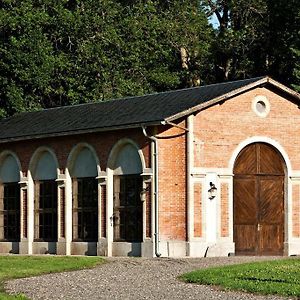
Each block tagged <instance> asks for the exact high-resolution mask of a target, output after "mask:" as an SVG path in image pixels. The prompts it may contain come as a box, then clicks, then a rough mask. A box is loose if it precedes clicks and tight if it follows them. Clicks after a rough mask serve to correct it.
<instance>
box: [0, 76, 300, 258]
mask: <svg viewBox="0 0 300 300" xmlns="http://www.w3.org/2000/svg"><path fill="white" fill-rule="evenodd" d="M299 101H300V95H299V94H297V93H296V92H294V91H292V90H290V89H289V88H287V87H285V86H283V85H281V84H280V83H278V82H276V81H274V80H272V79H270V78H268V77H261V78H253V79H248V80H242V81H236V82H228V83H222V84H215V85H209V86H203V87H196V88H191V89H185V90H179V91H171V92H166V93H159V94H153V95H146V96H142V97H131V98H125V99H120V100H112V101H107V102H103V103H98V104H83V105H77V106H71V107H60V108H54V109H48V110H43V111H39V112H32V113H23V114H19V115H17V116H14V117H11V118H7V119H4V120H2V121H1V122H0V124H1V127H0V252H1V253H9V252H10V253H23V254H27V253H28V254H41V253H53V254H67V255H70V254H88V255H107V256H112V255H135V256H155V255H157V256H159V255H162V256H170V257H174V256H200V257H201V256H223V255H225V256H227V255H228V254H230V253H236V254H252V255H263V254H266V255H294V254H298V255H299V254H300V139H299V137H298V136H299V134H298V133H299V132H300V113H299V103H300V102H299Z"/></svg>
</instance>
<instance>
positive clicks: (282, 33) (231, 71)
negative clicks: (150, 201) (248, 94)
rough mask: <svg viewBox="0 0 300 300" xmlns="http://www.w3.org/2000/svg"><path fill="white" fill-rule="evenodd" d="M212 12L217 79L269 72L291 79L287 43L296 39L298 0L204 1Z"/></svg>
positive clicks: (209, 13) (278, 76) (297, 37)
mask: <svg viewBox="0 0 300 300" xmlns="http://www.w3.org/2000/svg"><path fill="white" fill-rule="evenodd" d="M202 5H203V6H204V8H205V9H206V11H207V14H208V15H215V17H216V20H217V21H218V26H217V28H216V30H215V35H216V40H215V44H214V49H215V51H214V54H213V56H214V61H215V69H216V72H215V73H216V77H217V80H218V81H223V80H229V79H240V78H247V77H254V76H260V75H270V76H272V77H274V78H275V79H277V80H280V81H282V82H283V83H286V84H291V83H292V82H293V73H292V69H293V66H294V65H295V63H296V61H295V59H294V56H293V54H292V51H291V50H290V46H291V45H293V44H294V43H295V40H297V39H299V36H298V31H299V22H298V21H297V14H298V11H299V6H300V2H299V1H298V0H288V1H283V0H276V1H273V0H249V1H248V0H204V1H202Z"/></svg>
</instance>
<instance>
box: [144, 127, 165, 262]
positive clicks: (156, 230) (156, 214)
mask: <svg viewBox="0 0 300 300" xmlns="http://www.w3.org/2000/svg"><path fill="white" fill-rule="evenodd" d="M142 130H143V134H144V136H145V137H147V138H148V139H150V140H151V141H152V142H153V144H154V152H153V154H152V155H153V158H154V159H153V161H154V203H155V205H154V206H155V207H154V211H155V212H154V219H155V222H154V243H155V255H156V256H157V257H160V256H161V253H160V252H159V219H158V218H159V209H158V205H159V203H158V146H157V138H156V137H155V136H149V135H148V134H147V132H146V127H145V126H144V125H142Z"/></svg>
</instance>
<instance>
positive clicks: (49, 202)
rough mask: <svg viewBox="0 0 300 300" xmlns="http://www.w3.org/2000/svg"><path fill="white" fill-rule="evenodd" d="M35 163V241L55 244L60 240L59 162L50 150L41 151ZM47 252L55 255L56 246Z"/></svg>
mask: <svg viewBox="0 0 300 300" xmlns="http://www.w3.org/2000/svg"><path fill="white" fill-rule="evenodd" d="M33 161H34V164H33V166H32V167H31V171H32V175H33V180H34V196H35V199H34V240H35V241H36V242H52V243H55V242H57V239H58V236H57V231H58V218H57V213H58V212H57V205H58V195H57V181H56V179H57V160H56V158H55V157H54V156H53V154H52V153H50V152H49V151H48V150H41V151H39V152H37V156H34V159H33ZM47 251H48V252H49V253H51V254H55V253H56V247H55V246H54V244H52V246H51V247H50V246H49V248H48V249H47Z"/></svg>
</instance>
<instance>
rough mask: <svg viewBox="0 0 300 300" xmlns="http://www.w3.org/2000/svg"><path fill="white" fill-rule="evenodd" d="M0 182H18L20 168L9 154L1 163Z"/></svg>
mask: <svg viewBox="0 0 300 300" xmlns="http://www.w3.org/2000/svg"><path fill="white" fill-rule="evenodd" d="M0 180H1V182H3V183H9V182H19V181H20V167H19V164H18V161H17V160H16V158H15V157H14V156H13V155H11V154H7V155H6V157H5V158H4V159H3V160H2V162H1V169H0Z"/></svg>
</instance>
